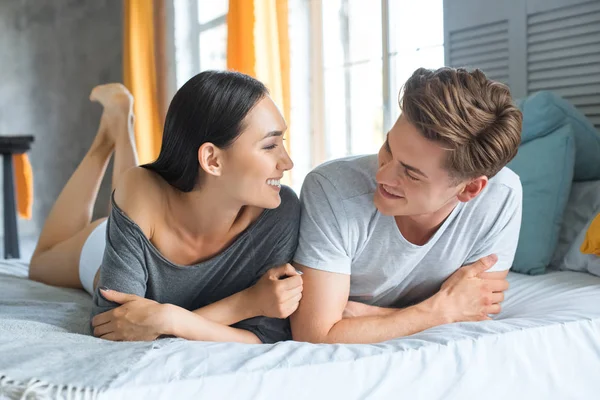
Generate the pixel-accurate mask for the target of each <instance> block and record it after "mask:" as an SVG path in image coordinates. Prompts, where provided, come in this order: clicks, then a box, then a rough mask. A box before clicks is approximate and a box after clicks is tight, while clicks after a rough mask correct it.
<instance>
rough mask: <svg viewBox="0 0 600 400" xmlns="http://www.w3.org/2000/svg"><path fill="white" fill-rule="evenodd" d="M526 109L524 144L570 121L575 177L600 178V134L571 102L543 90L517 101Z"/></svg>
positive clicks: (522, 135)
mask: <svg viewBox="0 0 600 400" xmlns="http://www.w3.org/2000/svg"><path fill="white" fill-rule="evenodd" d="M516 103H517V106H518V107H519V108H520V109H521V111H522V112H523V131H522V134H521V143H527V142H529V141H531V140H535V139H538V138H540V137H543V136H546V135H547V134H549V133H551V132H554V130H555V129H557V128H558V127H560V126H562V125H564V124H565V123H568V124H570V125H571V127H572V129H573V136H574V138H575V169H574V173H573V180H575V181H589V180H597V179H600V133H599V132H598V131H597V130H596V129H595V128H594V126H593V125H592V123H591V122H590V121H589V120H588V119H587V118H586V116H585V115H583V114H582V113H581V112H580V111H579V110H577V109H576V108H575V107H574V106H573V105H572V104H571V103H569V102H568V101H567V100H565V99H563V98H562V97H560V96H558V95H557V94H556V93H553V92H549V91H540V92H537V93H534V94H532V95H531V96H528V97H527V98H525V99H521V100H517V102H516Z"/></svg>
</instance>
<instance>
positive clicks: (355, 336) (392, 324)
mask: <svg viewBox="0 0 600 400" xmlns="http://www.w3.org/2000/svg"><path fill="white" fill-rule="evenodd" d="M381 310H385V313H382V314H381V315H370V316H366V317H356V318H346V319H342V320H340V321H338V322H337V323H336V324H335V325H334V326H333V327H332V328H331V329H330V330H329V332H327V334H326V335H324V336H323V337H321V338H318V337H316V338H307V339H308V341H311V342H312V341H316V342H324V343H379V342H383V341H386V340H391V339H395V338H399V337H403V336H408V335H412V334H414V333H417V332H421V331H423V330H425V329H429V328H432V327H434V326H438V325H443V324H446V323H448V322H450V321H449V320H447V319H446V318H444V317H443V315H442V314H441V313H440V312H438V310H437V309H436V307H435V304H434V301H432V300H427V301H425V302H423V303H420V304H417V305H415V306H411V307H408V308H404V309H397V310H394V309H380V311H381ZM294 339H298V340H302V339H303V338H296V337H294Z"/></svg>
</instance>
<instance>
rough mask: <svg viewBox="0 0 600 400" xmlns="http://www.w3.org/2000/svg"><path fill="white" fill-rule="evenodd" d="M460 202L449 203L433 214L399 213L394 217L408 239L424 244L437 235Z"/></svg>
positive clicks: (419, 244)
mask: <svg viewBox="0 0 600 400" xmlns="http://www.w3.org/2000/svg"><path fill="white" fill-rule="evenodd" d="M458 203H459V202H458V201H453V202H451V203H448V204H446V205H445V206H443V207H442V208H440V209H439V210H438V211H436V212H434V213H431V214H421V215H406V216H405V215H399V216H396V217H394V219H395V220H396V225H397V226H398V229H399V230H400V233H402V236H404V238H405V239H406V240H408V241H409V242H411V243H413V244H416V245H417V246H423V245H424V244H426V243H427V242H429V240H430V239H431V238H432V237H433V235H435V233H436V232H437V231H438V229H439V228H440V226H442V224H443V223H444V221H446V218H448V216H450V214H451V213H452V211H453V210H454V208H455V207H456V206H457V205H458Z"/></svg>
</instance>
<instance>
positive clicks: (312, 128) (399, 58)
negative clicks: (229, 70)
mask: <svg viewBox="0 0 600 400" xmlns="http://www.w3.org/2000/svg"><path fill="white" fill-rule="evenodd" d="M172 1H173V5H174V7H173V8H174V30H175V51H176V56H175V59H176V71H177V87H180V86H181V85H182V84H183V83H184V82H185V81H187V80H188V79H189V78H190V77H191V76H193V75H194V74H196V73H198V72H199V71H202V70H206V69H225V68H226V65H227V62H226V51H227V27H226V23H227V22H226V15H227V11H228V0H172ZM288 4H289V24H290V27H289V29H290V49H291V55H290V64H291V73H290V76H291V82H290V85H291V105H290V106H291V107H290V108H291V121H289V123H290V130H291V137H290V140H291V142H290V144H291V149H292V158H293V159H294V163H295V167H294V170H293V171H292V186H293V187H294V189H296V190H299V188H300V186H301V184H302V181H303V180H304V176H305V175H306V174H307V173H308V171H310V170H311V169H312V168H314V167H315V166H316V165H318V164H320V163H322V162H323V161H327V160H330V159H333V158H338V157H344V156H348V155H354V154H368V153H375V152H377V151H378V150H379V147H380V146H381V144H382V143H383V139H384V136H385V133H386V132H387V131H388V130H389V129H390V128H391V126H392V124H393V123H394V121H395V120H396V119H397V118H398V115H399V113H400V110H399V107H398V94H399V91H400V89H401V86H402V84H403V83H404V82H405V81H406V80H407V79H408V78H409V76H410V75H411V74H412V72H413V71H414V70H415V69H417V68H418V67H426V68H438V67H441V66H443V65H444V43H443V42H444V41H443V38H444V34H443V0H421V1H419V2H415V1H410V0H288Z"/></svg>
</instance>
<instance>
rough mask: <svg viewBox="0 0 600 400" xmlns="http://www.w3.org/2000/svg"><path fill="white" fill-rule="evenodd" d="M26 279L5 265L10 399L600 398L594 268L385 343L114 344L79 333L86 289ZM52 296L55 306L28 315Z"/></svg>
mask: <svg viewBox="0 0 600 400" xmlns="http://www.w3.org/2000/svg"><path fill="white" fill-rule="evenodd" d="M2 274H4V275H2ZM23 274H24V267H22V266H18V265H17V264H10V265H9V264H6V263H4V264H0V397H1V394H2V393H4V395H5V396H10V397H15V396H19V395H21V394H23V391H24V390H26V389H27V388H29V391H30V392H33V393H36V394H38V396H41V395H43V394H44V393H46V394H47V393H53V392H52V390H56V393H61V394H62V395H63V396H64V397H66V388H67V387H68V385H71V387H72V389H71V392H70V394H71V395H78V396H79V397H83V395H84V394H85V390H87V392H88V394H94V396H95V397H98V398H106V399H127V400H130V399H132V398H165V399H172V398H214V399H224V398H235V399H257V398H261V399H270V398H273V399H281V398H285V399H358V398H375V399H389V398H407V399H469V398H479V397H483V398H485V399H486V400H487V399H503V400H506V399H507V398H518V399H520V398H527V399H538V398H540V399H550V398H552V399H554V398H559V399H566V398H573V399H588V398H590V399H591V398H600V278H597V277H593V276H591V275H587V274H582V273H575V272H552V273H548V274H547V275H543V276H537V277H531V276H525V275H520V274H516V273H511V274H509V280H510V282H511V288H510V289H509V291H508V292H507V298H506V301H505V302H504V310H503V312H502V314H501V315H499V316H498V317H497V319H496V320H494V321H488V322H480V323H462V324H451V325H445V326H440V327H437V328H434V329H430V330H427V331H425V332H422V333H419V334H416V335H413V336H410V337H406V338H401V339H396V340H392V341H389V342H385V343H382V344H376V345H312V344H306V343H296V342H285V343H279V344H275V345H241V344H231V343H200V342H188V341H184V340H179V339H166V340H160V341H156V342H153V343H112V342H105V341H101V340H100V339H96V338H92V337H88V336H83V335H81V334H78V333H73V331H75V332H78V330H79V333H83V331H82V330H83V329H84V328H83V327H85V326H86V321H79V320H83V319H85V313H86V312H88V311H89V302H90V300H89V298H88V297H86V296H87V295H86V294H84V293H83V292H82V291H74V290H66V289H57V288H50V287H46V286H44V285H40V284H36V283H33V282H30V281H27V280H26V279H24V278H23V277H22V276H23ZM40 293H43V295H42V294H40ZM19 297H21V298H19ZM28 298H29V299H31V298H33V299H34V300H33V301H30V300H28ZM42 299H43V300H44V301H46V302H48V301H51V302H53V307H52V308H51V309H50V308H47V311H45V312H44V313H39V312H38V313H33V314H32V315H35V318H34V319H35V322H34V321H29V320H28V317H27V315H28V313H29V312H30V311H32V309H33V308H35V307H43V302H42ZM65 304H67V305H68V306H66V307H63V306H64V305H65ZM15 307H19V308H18V309H16V308H15ZM74 307H75V308H74ZM56 309H58V310H59V314H58V316H57V315H56V314H54V313H53V312H52V311H49V310H56ZM75 309H76V311H74V310H75ZM15 310H17V313H16V314H15V312H14V311H15ZM65 310H70V311H65ZM19 313H21V314H23V317H22V318H20V322H19V323H17V324H16V325H15V326H19V324H20V323H22V322H23V321H25V322H26V323H31V324H32V325H31V327H32V329H31V330H29V329H22V328H18V329H16V328H14V327H13V328H11V329H3V327H4V326H5V324H4V323H5V322H7V321H8V322H10V321H13V320H14V319H15V315H20V314H19ZM60 313H63V314H64V318H60ZM40 314H43V315H46V314H47V318H48V320H47V321H44V320H43V318H42V320H40V318H41V317H39V315H40ZM17 319H19V318H17ZM34 331H35V332H34ZM39 332H43V335H41V336H40V334H39ZM19 344H22V345H19ZM36 346H38V347H36ZM36 348H43V349H44V351H36V350H35V349H36ZM3 354H4V355H9V357H8V358H5V357H2V355H3ZM6 360H7V361H6ZM2 376H4V377H3V378H2ZM43 390H45V392H43ZM42 397H43V396H42ZM75 397H77V396H75Z"/></svg>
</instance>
